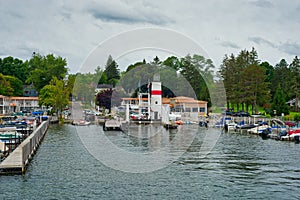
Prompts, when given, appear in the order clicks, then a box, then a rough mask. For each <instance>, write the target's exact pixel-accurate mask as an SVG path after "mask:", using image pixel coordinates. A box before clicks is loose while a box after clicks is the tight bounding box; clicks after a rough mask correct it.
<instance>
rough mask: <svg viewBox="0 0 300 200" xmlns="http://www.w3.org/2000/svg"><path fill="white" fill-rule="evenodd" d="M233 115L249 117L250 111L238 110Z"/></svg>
mask: <svg viewBox="0 0 300 200" xmlns="http://www.w3.org/2000/svg"><path fill="white" fill-rule="evenodd" d="M233 116H236V117H249V116H250V114H249V113H248V112H244V111H238V112H235V113H233Z"/></svg>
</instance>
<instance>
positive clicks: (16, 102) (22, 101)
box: [0, 95, 39, 114]
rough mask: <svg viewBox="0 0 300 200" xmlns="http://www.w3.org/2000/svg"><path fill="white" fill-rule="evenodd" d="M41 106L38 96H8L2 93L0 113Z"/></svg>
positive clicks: (27, 109)
mask: <svg viewBox="0 0 300 200" xmlns="http://www.w3.org/2000/svg"><path fill="white" fill-rule="evenodd" d="M37 108H39V98H38V97H7V96H3V95H0V114H9V113H12V112H20V111H31V110H34V109H37Z"/></svg>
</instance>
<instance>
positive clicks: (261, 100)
mask: <svg viewBox="0 0 300 200" xmlns="http://www.w3.org/2000/svg"><path fill="white" fill-rule="evenodd" d="M241 76H242V79H243V80H244V87H243V90H242V93H243V95H244V96H245V97H244V103H245V104H246V110H247V111H248V110H249V109H248V106H249V105H252V113H253V114H255V113H257V112H258V105H263V104H266V103H269V101H270V93H269V89H268V83H267V82H265V80H266V78H267V76H266V70H265V68H264V67H262V66H259V65H256V64H253V65H249V66H248V67H246V68H245V69H244V70H243V71H242V74H241Z"/></svg>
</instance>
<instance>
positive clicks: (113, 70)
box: [104, 55, 120, 86]
mask: <svg viewBox="0 0 300 200" xmlns="http://www.w3.org/2000/svg"><path fill="white" fill-rule="evenodd" d="M104 73H105V75H106V77H107V83H108V84H111V85H113V86H115V85H116V84H117V82H118V80H119V79H120V70H119V69H118V64H117V62H116V61H115V60H113V58H112V57H111V55H109V56H108V59H107V62H106V66H105V70H104Z"/></svg>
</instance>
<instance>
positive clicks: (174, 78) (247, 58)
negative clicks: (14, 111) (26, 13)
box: [0, 48, 300, 114]
mask: <svg viewBox="0 0 300 200" xmlns="http://www.w3.org/2000/svg"><path fill="white" fill-rule="evenodd" d="M66 66H67V61H66V59H65V58H62V57H60V56H54V55H53V54H49V55H46V56H43V55H40V54H33V55H32V57H31V58H30V59H29V60H26V61H22V60H20V59H18V58H13V57H11V56H9V57H6V58H3V59H1V58H0V84H1V87H0V94H2V95H6V96H22V93H23V92H22V89H23V85H26V84H32V85H33V86H34V87H35V89H36V90H37V92H38V94H39V97H40V98H39V99H40V100H39V101H40V102H39V103H40V105H44V106H52V107H54V109H55V110H56V111H57V112H58V111H61V110H62V109H63V108H64V106H65V105H67V102H68V100H69V99H70V98H71V97H74V98H77V99H79V100H81V101H84V102H91V101H96V104H98V105H100V106H101V104H103V103H101V102H107V101H104V100H103V98H107V96H109V95H113V94H114V95H116V98H120V97H121V96H122V97H123V96H126V95H131V96H132V97H133V96H136V95H137V91H138V90H140V91H142V92H145V91H147V90H148V82H149V80H152V78H153V74H154V73H156V72H157V70H158V71H159V73H160V76H161V79H162V80H163V81H164V83H163V96H164V97H173V96H179V95H180V96H181V95H187V96H191V95H194V97H195V98H197V99H199V100H205V101H208V102H209V106H210V105H211V94H210V92H209V88H210V87H211V86H212V85H217V84H218V83H219V82H220V81H223V83H224V86H225V90H226V98H227V105H226V107H227V109H232V108H235V109H236V110H243V111H252V113H257V112H258V109H259V108H264V109H265V110H266V112H269V113H270V114H276V113H274V111H275V110H276V112H277V114H280V113H285V114H288V112H289V107H288V106H287V104H286V101H288V100H290V99H296V102H297V101H298V100H299V95H300V94H299V93H300V60H299V58H298V57H297V56H295V58H294V59H293V61H292V62H291V63H290V64H289V63H287V62H286V60H285V59H282V60H280V62H279V63H278V64H276V65H275V66H272V65H270V64H269V63H268V62H262V61H260V60H259V57H258V54H257V51H256V50H255V49H254V48H252V49H251V50H250V51H249V50H246V49H245V50H241V51H240V52H239V53H238V54H237V55H234V54H230V55H227V54H226V55H225V56H224V58H223V61H222V64H221V66H220V68H219V70H218V71H217V73H216V67H215V66H214V64H213V62H212V60H210V59H207V58H205V57H203V56H202V55H197V54H194V55H186V56H185V57H182V58H179V57H176V56H170V57H168V58H166V59H165V60H160V59H159V58H158V57H157V56H156V57H154V58H153V60H152V61H150V62H146V61H145V59H143V60H142V61H139V62H136V63H133V64H130V65H129V66H128V67H127V68H126V70H125V71H122V72H121V71H120V69H119V66H118V63H117V62H116V61H115V60H114V59H113V58H112V57H111V56H109V57H108V59H107V62H106V65H105V66H104V67H103V69H102V68H101V67H100V66H98V67H96V69H95V72H94V73H91V72H90V73H85V74H82V73H77V74H68V68H67V67H66ZM215 73H216V76H217V79H214V75H215ZM140 83H142V84H140ZM98 84H106V85H112V87H118V86H122V89H123V90H118V92H114V93H112V92H108V93H107V94H104V93H103V94H101V93H100V94H98V95H97V96H96V98H95V88H96V87H97V85H98ZM139 84H140V85H139ZM60 94H61V95H60ZM101 95H104V96H101ZM59 96H63V98H60V97H59ZM224 106H225V105H224Z"/></svg>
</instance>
